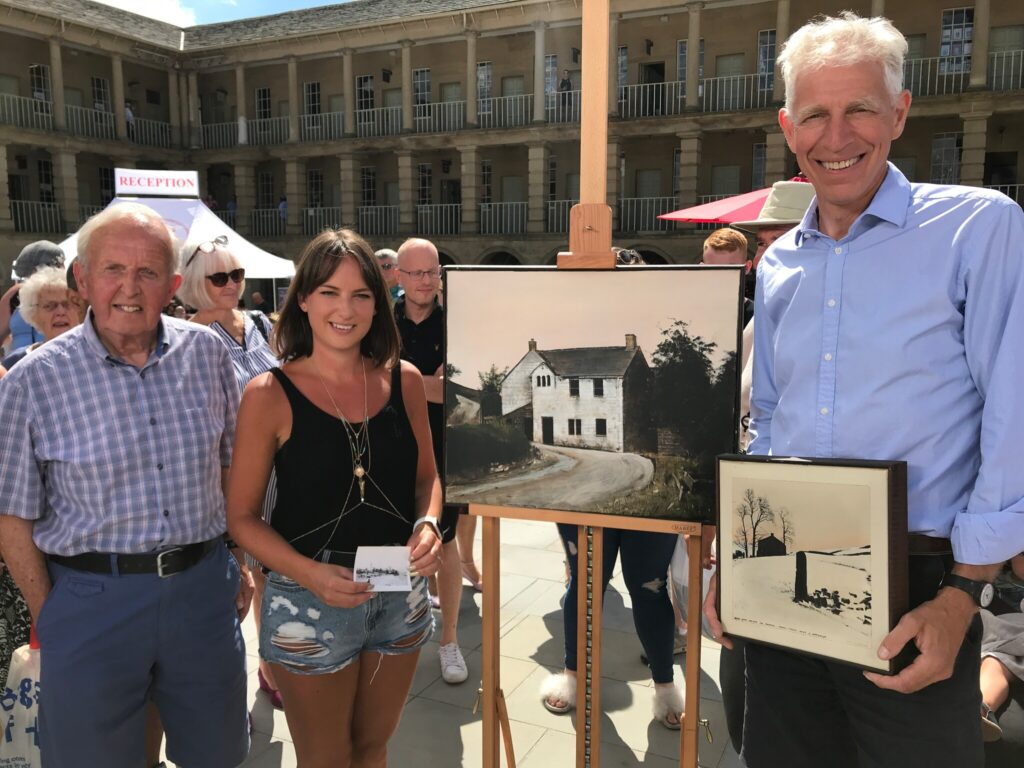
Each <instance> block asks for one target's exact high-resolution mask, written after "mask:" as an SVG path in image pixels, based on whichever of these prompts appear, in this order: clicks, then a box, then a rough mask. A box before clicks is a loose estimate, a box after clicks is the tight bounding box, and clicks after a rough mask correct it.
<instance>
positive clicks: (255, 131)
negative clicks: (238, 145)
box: [249, 117, 288, 146]
mask: <svg viewBox="0 0 1024 768" xmlns="http://www.w3.org/2000/svg"><path fill="white" fill-rule="evenodd" d="M287 141H288V118H287V117H265V118H262V119H259V120H250V121H249V143H250V144H256V145H263V146H265V145H268V144H284V143H286V142H287Z"/></svg>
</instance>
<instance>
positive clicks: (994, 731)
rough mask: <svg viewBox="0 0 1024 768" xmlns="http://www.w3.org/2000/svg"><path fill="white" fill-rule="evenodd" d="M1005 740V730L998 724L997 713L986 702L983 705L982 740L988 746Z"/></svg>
mask: <svg viewBox="0 0 1024 768" xmlns="http://www.w3.org/2000/svg"><path fill="white" fill-rule="evenodd" d="M1002 738H1003V729H1002V728H1001V727H1000V725H999V723H997V722H996V716H995V713H994V712H993V711H992V708H991V707H989V706H988V705H987V704H985V702H982V703H981V740H982V741H984V742H985V743H986V744H988V743H991V742H993V741H999V740H1000V739H1002Z"/></svg>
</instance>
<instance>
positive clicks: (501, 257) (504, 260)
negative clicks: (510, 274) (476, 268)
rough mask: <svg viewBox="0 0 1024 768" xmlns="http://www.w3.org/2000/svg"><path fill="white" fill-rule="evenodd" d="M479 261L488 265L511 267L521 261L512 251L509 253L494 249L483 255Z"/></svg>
mask: <svg viewBox="0 0 1024 768" xmlns="http://www.w3.org/2000/svg"><path fill="white" fill-rule="evenodd" d="M480 263H481V264H486V265H490V266H503V267H511V266H518V265H519V264H522V263H523V262H522V260H520V258H519V257H518V256H516V255H515V254H514V253H509V252H508V251H494V252H492V253H488V254H487V255H486V256H484V257H483V259H481V260H480Z"/></svg>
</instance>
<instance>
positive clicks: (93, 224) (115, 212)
mask: <svg viewBox="0 0 1024 768" xmlns="http://www.w3.org/2000/svg"><path fill="white" fill-rule="evenodd" d="M125 220H127V221H133V222H135V223H136V224H139V225H141V226H144V227H150V228H152V229H153V231H154V232H155V233H157V235H158V236H159V237H160V238H161V239H162V240H164V247H165V250H166V253H167V266H168V268H169V270H170V271H171V272H172V273H176V272H177V271H178V243H177V242H176V240H175V237H174V235H173V234H172V233H171V230H170V228H169V227H168V226H167V223H166V222H165V221H164V220H163V218H162V217H161V216H160V214H159V213H157V212H156V211H154V210H153V209H152V208H150V207H149V206H148V205H142V204H141V203H128V202H121V203H117V204H115V205H108V206H107V207H106V208H104V209H103V210H102V211H100V212H99V213H97V214H96V215H95V216H93V217H92V218H90V219H89V220H88V221H87V222H85V224H84V225H82V228H81V229H80V230H78V263H79V264H80V265H81V267H82V269H88V266H89V257H90V256H92V252H91V251H92V248H91V245H92V238H93V235H95V234H96V232H97V231H99V230H100V229H103V228H104V227H107V226H110V225H111V224H113V223H115V222H119V221H125Z"/></svg>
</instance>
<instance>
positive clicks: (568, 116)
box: [544, 91, 580, 123]
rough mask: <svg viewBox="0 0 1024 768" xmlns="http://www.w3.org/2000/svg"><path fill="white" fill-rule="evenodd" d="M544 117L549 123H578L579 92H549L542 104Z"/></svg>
mask: <svg viewBox="0 0 1024 768" xmlns="http://www.w3.org/2000/svg"><path fill="white" fill-rule="evenodd" d="M544 119H545V120H547V121H548V122H549V123H578V122H579V121H580V92H579V91H559V92H558V93H549V94H548V95H547V102H546V103H545V105H544Z"/></svg>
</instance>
